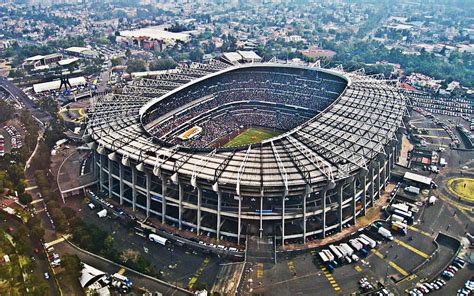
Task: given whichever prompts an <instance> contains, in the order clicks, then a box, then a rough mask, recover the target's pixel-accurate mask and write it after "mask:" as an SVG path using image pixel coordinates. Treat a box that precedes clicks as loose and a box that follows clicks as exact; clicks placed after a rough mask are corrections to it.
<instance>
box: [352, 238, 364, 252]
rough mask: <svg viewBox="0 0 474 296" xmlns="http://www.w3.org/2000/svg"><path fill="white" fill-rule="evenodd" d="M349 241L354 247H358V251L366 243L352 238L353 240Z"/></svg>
mask: <svg viewBox="0 0 474 296" xmlns="http://www.w3.org/2000/svg"><path fill="white" fill-rule="evenodd" d="M349 243H350V244H351V246H352V247H353V248H354V249H356V250H357V251H360V250H361V249H362V248H363V247H364V245H363V244H361V243H360V242H359V241H358V240H356V239H351V240H349Z"/></svg>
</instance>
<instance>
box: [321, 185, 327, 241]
mask: <svg viewBox="0 0 474 296" xmlns="http://www.w3.org/2000/svg"><path fill="white" fill-rule="evenodd" d="M326 194H327V191H326V190H323V191H322V192H321V198H322V200H323V219H322V222H323V238H325V237H326Z"/></svg>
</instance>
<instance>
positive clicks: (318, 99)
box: [142, 68, 346, 125]
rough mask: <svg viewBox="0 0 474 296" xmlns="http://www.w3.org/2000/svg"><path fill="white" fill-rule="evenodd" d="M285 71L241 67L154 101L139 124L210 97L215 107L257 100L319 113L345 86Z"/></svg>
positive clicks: (331, 79)
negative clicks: (153, 104)
mask: <svg viewBox="0 0 474 296" xmlns="http://www.w3.org/2000/svg"><path fill="white" fill-rule="evenodd" d="M270 70H273V71H270ZM284 70H285V71H282V70H280V69H278V71H275V69H268V70H265V69H259V70H258V71H257V70H255V69H246V68H244V69H238V70H235V71H233V72H228V73H226V74H223V75H218V76H214V77H210V78H208V79H206V80H204V81H202V82H200V83H197V84H194V85H191V86H189V87H187V88H185V89H183V90H181V91H179V92H177V93H175V94H173V95H172V96H169V97H167V98H165V99H164V100H161V101H159V102H157V103H156V105H155V106H153V107H151V108H150V109H149V111H148V112H147V113H146V114H145V116H144V117H143V119H142V122H143V124H145V125H147V124H149V123H152V124H153V123H154V121H155V120H156V119H158V118H160V117H162V116H164V115H166V114H168V113H170V112H171V111H173V110H176V109H177V108H179V107H182V106H186V105H189V104H192V103H194V102H196V101H198V100H199V99H200V98H203V97H207V96H213V98H214V101H213V102H211V103H213V105H214V106H219V105H221V104H225V103H228V102H232V101H240V100H258V101H268V102H274V103H280V104H285V105H293V106H300V107H304V108H308V109H311V110H315V111H320V110H322V109H324V108H325V107H326V106H327V105H329V104H330V103H331V102H332V101H334V100H335V99H336V98H337V97H338V96H339V94H340V93H341V92H342V90H343V89H344V87H345V86H346V82H345V80H343V79H342V78H339V77H337V76H333V75H330V74H327V73H323V72H318V71H311V70H303V69H293V68H289V69H286V68H285V69H284ZM291 71H294V72H295V73H292V72H291ZM310 74H311V75H312V76H310ZM202 107H204V106H202Z"/></svg>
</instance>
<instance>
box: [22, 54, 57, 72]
mask: <svg viewBox="0 0 474 296" xmlns="http://www.w3.org/2000/svg"><path fill="white" fill-rule="evenodd" d="M62 59H63V55H62V54H60V53H52V54H48V55H36V56H33V57H29V58H27V59H25V61H24V62H23V64H22V67H23V69H25V70H40V69H47V68H49V66H50V65H51V64H54V63H57V62H59V61H61V60H62Z"/></svg>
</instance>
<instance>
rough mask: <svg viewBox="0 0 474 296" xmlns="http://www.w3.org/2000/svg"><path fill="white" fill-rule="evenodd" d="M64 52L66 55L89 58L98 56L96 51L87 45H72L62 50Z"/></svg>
mask: <svg viewBox="0 0 474 296" xmlns="http://www.w3.org/2000/svg"><path fill="white" fill-rule="evenodd" d="M64 52H65V53H67V54H68V55H71V56H76V57H81V58H91V59H93V58H97V57H98V56H99V54H98V53H97V51H95V50H92V49H90V48H87V47H79V46H73V47H69V48H66V49H65V50H64Z"/></svg>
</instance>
